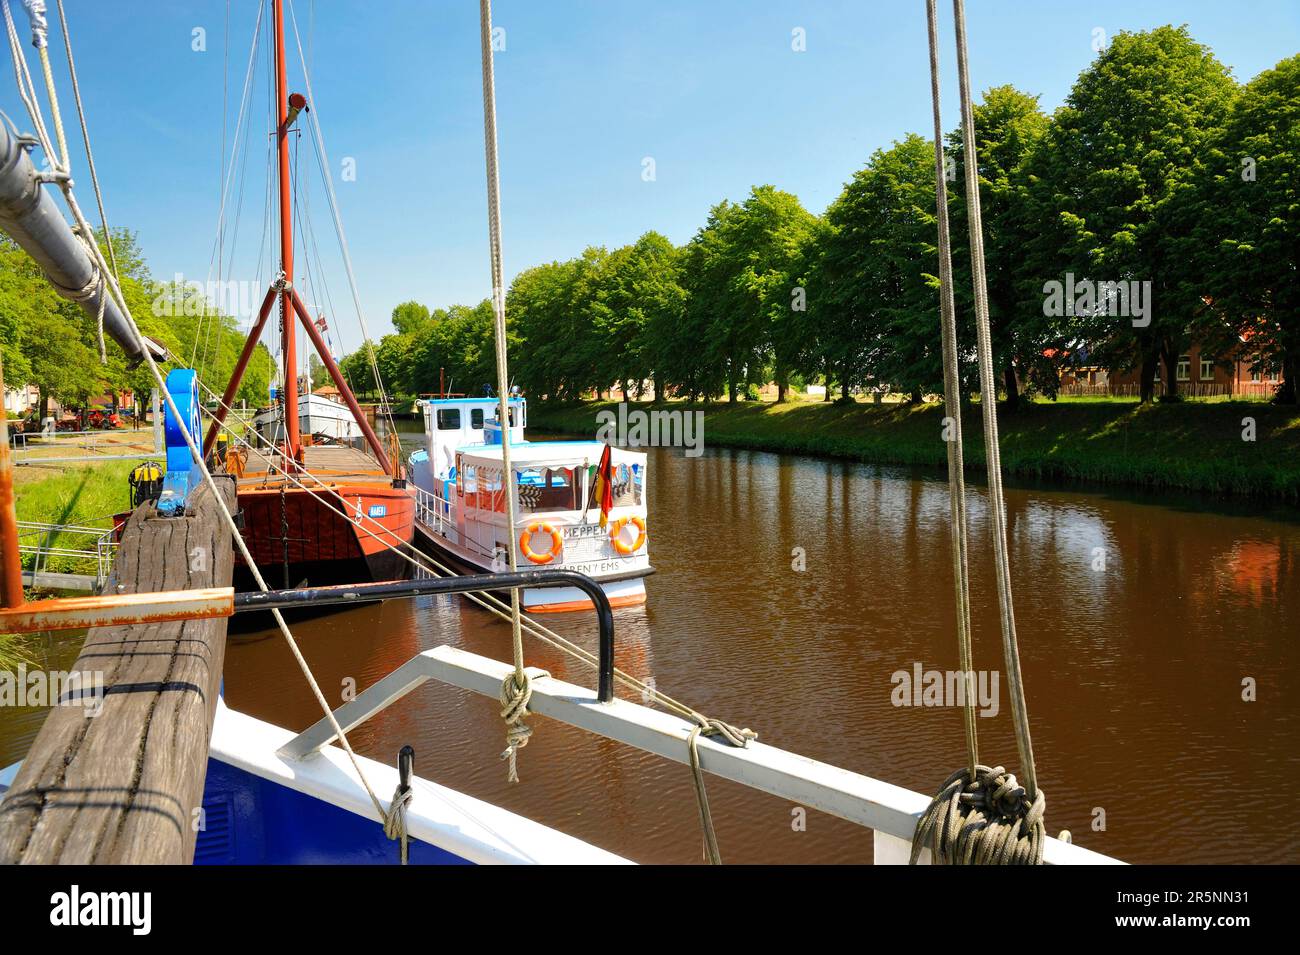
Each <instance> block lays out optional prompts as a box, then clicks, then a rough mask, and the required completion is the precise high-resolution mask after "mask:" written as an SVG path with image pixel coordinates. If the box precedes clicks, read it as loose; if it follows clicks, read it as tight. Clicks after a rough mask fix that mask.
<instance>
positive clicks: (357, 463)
mask: <svg viewBox="0 0 1300 955" xmlns="http://www.w3.org/2000/svg"><path fill="white" fill-rule="evenodd" d="M303 453H304V460H305V464H306V467H307V470H308V471H310V472H311V473H312V474H313V475H315V476H316V477H318V478H320V479H321V480H322V481H323V482H325V483H326V484H342V483H349V484H350V483H355V482H357V481H366V482H369V481H380V482H384V483H387V482H389V481H391V480H392V478H391V476H390V475H388V474H385V473H384V472H383V471H382V470H381V469H380V467H379V463H378V462H377V461H375V459H374V457H373V456H371V454H370V453H369V452H368V451H363V450H361V449H359V448H350V447H346V446H343V445H313V446H311V447H308V448H304V449H303ZM281 464H282V462H281V461H280V460H279V459H278V456H276V457H275V458H273V457H272V455H270V454H268V453H266V452H264V451H261V450H255V449H250V450H249V452H248V461H247V462H246V463H245V465H244V475H243V477H241V478H240V479H239V482H238V486H239V487H241V488H244V487H256V486H259V485H263V484H278V483H279V482H280V481H281V480H282V479H283V478H282V476H281V475H280V473H279V471H278V470H277V468H278V467H280V466H281Z"/></svg>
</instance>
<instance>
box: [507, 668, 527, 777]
mask: <svg viewBox="0 0 1300 955" xmlns="http://www.w3.org/2000/svg"><path fill="white" fill-rule="evenodd" d="M532 698H533V687H532V683H531V682H530V681H529V679H528V674H527V673H524V672H523V671H520V670H512V671H511V672H510V673H509V674H508V675H507V676H506V678H505V680H503V681H502V683H501V718H502V719H503V720H505V721H506V748H505V749H504V750H503V751H502V753H501V758H502V759H507V760H509V761H510V762H509V771H508V772H507V775H506V779H507V781H509V782H512V783H517V782H519V769H518V760H517V757H518V754H519V751H520V750H521V749H523V748H524V747H525V746H527V745H528V739H529V737H531V736H532V735H533V729H532V727H531V726H528V725H527V724H526V723H524V717H525V716H527V715H528V701H529V700H531V699H532Z"/></svg>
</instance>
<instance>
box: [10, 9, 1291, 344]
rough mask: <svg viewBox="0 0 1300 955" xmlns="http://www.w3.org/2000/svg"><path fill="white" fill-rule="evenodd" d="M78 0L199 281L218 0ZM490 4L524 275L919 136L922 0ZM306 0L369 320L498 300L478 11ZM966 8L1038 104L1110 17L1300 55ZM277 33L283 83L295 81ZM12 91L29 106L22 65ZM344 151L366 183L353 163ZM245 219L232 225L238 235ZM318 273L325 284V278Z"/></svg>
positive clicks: (213, 125) (505, 189) (119, 221)
mask: <svg viewBox="0 0 1300 955" xmlns="http://www.w3.org/2000/svg"><path fill="white" fill-rule="evenodd" d="M13 5H14V7H15V14H16V15H17V16H18V17H19V23H20V25H21V24H22V23H24V22H25V18H24V17H23V15H22V12H21V9H20V5H19V4H18V3H17V2H16V0H13ZM65 5H66V7H67V9H68V14H69V18H70V24H71V29H72V35H73V41H74V44H75V52H76V55H77V61H78V64H77V65H78V72H79V76H80V79H81V84H82V87H83V94H84V96H85V100H86V108H87V111H88V114H89V120H90V125H91V133H92V137H93V142H94V146H95V151H96V160H97V162H98V163H99V172H100V177H101V181H102V182H103V185H104V188H105V191H106V195H107V204H108V211H109V218H110V222H111V223H112V224H114V225H115V226H116V225H122V226H129V227H130V228H132V229H134V230H136V231H137V232H138V233H139V238H140V242H141V245H142V247H143V249H144V252H145V254H146V257H147V260H148V262H149V265H150V268H151V269H152V271H153V273H154V275H155V276H156V277H159V278H170V277H172V276H173V275H174V274H176V273H181V274H183V275H184V276H185V277H186V278H188V279H197V280H199V281H202V280H204V279H206V278H207V276H208V274H209V262H210V259H211V253H212V248H213V239H214V236H215V232H216V222H217V210H218V203H219V197H220V184H219V170H220V167H219V165H218V164H219V154H220V150H221V138H222V84H223V79H222V76H223V56H224V30H225V18H226V4H225V3H224V2H223V0H170V2H166V3H161V2H159V3H144V2H138V0H136V2H131V0H123V2H120V3H111V4H109V3H103V2H102V0H65ZM494 6H495V10H494V14H495V20H496V23H497V24H498V25H499V26H501V27H504V29H505V31H506V49H505V51H503V52H501V53H499V54H498V55H497V61H496V70H497V104H498V106H497V108H498V121H499V127H500V144H501V178H502V207H503V213H502V220H503V226H504V250H505V267H506V274H507V275H508V276H513V275H514V274H515V273H517V272H518V271H520V270H521V269H524V268H527V267H529V266H531V265H535V264H537V263H540V262H546V261H551V260H553V259H564V258H568V257H570V256H573V255H576V254H578V253H579V252H581V251H582V249H583V248H584V247H585V246H587V245H605V246H608V247H610V248H613V247H615V246H618V245H621V244H624V243H627V242H631V241H633V240H635V239H636V237H637V236H638V235H640V234H641V233H642V232H644V231H645V230H647V229H658V230H659V231H661V232H663V233H665V234H666V235H667V236H668V237H669V238H670V239H672V240H673V241H674V242H679V243H680V242H684V241H686V240H687V239H689V238H690V237H691V235H692V234H693V233H694V232H695V230H696V229H698V228H699V226H700V225H701V224H702V223H703V222H704V219H705V217H706V215H707V213H708V210H709V207H710V206H711V205H713V204H714V203H716V202H718V201H720V200H721V199H724V198H729V199H743V198H744V196H745V195H746V194H747V193H748V191H749V188H750V187H751V186H752V185H755V184H761V183H772V184H774V185H776V186H778V187H780V188H783V189H787V190H789V191H791V192H794V193H795V194H796V195H798V196H799V197H800V198H801V199H802V200H803V202H804V204H805V205H806V206H807V207H808V208H810V209H812V210H813V211H816V212H821V211H823V210H824V209H825V207H826V205H827V204H828V203H829V202H831V201H832V200H833V199H834V198H835V196H836V195H837V194H838V193H839V191H840V189H841V187H842V185H843V184H844V182H845V181H846V180H847V179H848V178H849V177H850V176H851V175H852V173H853V171H854V170H856V169H858V168H860V167H861V166H862V165H863V164H864V163H865V162H866V160H867V158H868V157H869V156H870V154H871V153H872V151H873V150H875V149H877V148H878V147H880V146H885V145H888V144H889V143H890V142H891V141H892V140H894V139H896V138H899V137H901V136H902V135H903V134H905V133H907V132H910V131H916V132H922V133H925V132H926V131H928V130H929V128H930V122H931V120H930V106H929V103H930V100H929V85H928V84H929V80H928V72H927V52H926V30H925V12H924V3H922V2H921V0H909V2H865V0H857V2H837V0H827V2H811V0H809V2H793V0H749V2H739V0H708V2H701V0H655V2H649V3H648V2H644V0H638V2H618V0H606V2H594V0H589V2H580V0H553V2H545V0H497V2H496V3H495V5H494ZM939 6H940V22H941V25H944V24H950V23H951V8H950V5H949V4H947V3H946V2H942V0H941V2H940V4H939ZM269 8H270V3H269V0H268V2H267V9H268V11H269ZM293 9H294V12H295V13H296V15H297V20H298V26H299V29H300V31H301V32H302V37H303V42H304V44H306V45H308V46H309V47H310V62H311V70H312V84H313V89H314V92H315V96H316V100H317V102H316V103H315V108H316V115H317V116H318V117H319V119H320V121H321V124H322V129H323V131H324V134H325V140H326V147H327V149H328V151H329V155H330V160H331V165H332V167H333V170H334V174H335V177H336V186H337V189H338V196H339V201H340V204H341V207H342V213H343V219H344V224H345V228H346V230H347V235H348V241H349V245H350V247H351V251H352V254H353V259H354V262H355V265H356V273H357V281H358V284H359V286H360V292H361V299H362V305H363V308H364V309H365V311H366V314H367V317H368V319H369V321H370V323H371V328H372V331H373V332H374V333H376V334H382V333H383V332H385V331H388V330H390V325H389V322H388V315H389V313H390V311H391V309H392V307H393V305H395V304H396V303H398V302H401V301H404V300H406V299H412V298H413V299H416V300H419V301H421V302H424V303H425V304H427V305H430V306H438V305H447V304H451V303H454V302H464V303H473V302H477V301H479V300H480V299H482V298H484V297H486V296H487V295H488V293H489V290H490V284H491V283H490V278H489V271H488V257H487V239H486V234H487V226H486V213H485V203H486V200H485V185H484V172H483V132H482V100H481V91H480V76H479V47H478V5H477V3H474V2H473V0H456V2H450V0H439V2H434V0H426V2H420V3H417V2H412V0H386V2H374V3H370V2H356V0H315V2H314V3H313V2H312V0H295V2H294V4H293ZM256 10H257V2H256V0H232V2H231V4H230V46H229V64H228V66H225V67H224V69H226V70H228V80H227V83H228V87H229V93H228V95H229V99H230V101H229V103H228V111H229V112H228V120H227V136H228V137H229V136H231V135H233V126H234V120H235V112H236V109H237V106H238V100H239V93H240V88H241V85H242V82H243V75H244V68H245V63H246V61H247V57H248V52H249V43H250V39H251V36H252V32H253V24H254V20H255V17H256ZM268 15H269V13H268ZM967 16H968V23H969V33H970V41H971V44H972V49H971V57H972V58H971V79H972V83H973V85H974V86H975V87H976V88H977V90H983V89H986V88H988V87H990V86H995V85H999V84H1003V83H1012V84H1015V85H1016V86H1017V87H1019V88H1021V89H1024V90H1026V91H1029V92H1031V93H1036V94H1040V95H1041V97H1042V104H1043V106H1044V108H1045V109H1047V110H1049V111H1050V110H1052V109H1055V108H1056V107H1057V106H1059V105H1060V104H1061V102H1062V101H1063V99H1064V97H1065V95H1066V94H1067V92H1068V91H1069V88H1070V86H1071V84H1072V83H1073V81H1074V79H1075V77H1076V76H1077V75H1078V73H1079V71H1080V70H1082V69H1084V68H1085V67H1086V66H1087V64H1088V62H1089V61H1090V60H1091V59H1092V57H1093V56H1094V53H1093V49H1092V43H1093V31H1094V29H1096V28H1101V29H1103V30H1105V31H1106V32H1107V33H1108V34H1113V33H1114V32H1116V31H1118V30H1138V29H1146V28H1150V27H1153V26H1157V25H1160V24H1164V23H1175V24H1178V23H1187V24H1188V25H1189V27H1190V29H1191V31H1192V35H1193V36H1194V37H1196V38H1197V39H1198V40H1199V41H1201V42H1203V43H1206V44H1208V45H1209V46H1210V47H1211V48H1212V49H1213V50H1214V52H1215V53H1216V54H1217V55H1218V57H1219V58H1220V59H1221V60H1223V61H1224V62H1225V63H1226V64H1228V65H1229V66H1230V67H1231V68H1232V70H1233V72H1234V74H1235V75H1236V77H1237V78H1238V79H1239V80H1242V81H1244V80H1247V79H1249V78H1250V77H1252V76H1254V75H1255V74H1257V73H1258V72H1260V71H1261V70H1263V69H1267V68H1268V67H1270V66H1272V65H1273V64H1274V63H1276V62H1277V61H1278V60H1280V59H1282V58H1283V57H1286V56H1290V55H1292V54H1294V53H1296V52H1297V51H1298V50H1300V3H1297V2H1296V0H1276V2H1241V3H1223V2H1221V0H1219V2H1191V0H1183V2H1143V3H1133V2H1131V0H1130V2H1090V3H1086V4H1085V3H1055V2H1031V0H1018V2H1011V0H989V2H982V0H973V2H969V3H968V11H967ZM796 27H802V28H803V30H804V31H805V34H806V39H807V49H806V51H805V52H794V51H793V50H792V49H791V31H792V30H794V29H795V28H796ZM195 28H202V29H204V30H205V31H206V46H207V49H206V51H204V52H196V51H194V50H193V49H192V46H193V39H192V38H193V36H194V32H193V31H194V30H195ZM287 29H288V30H289V40H288V43H289V59H290V86H291V88H292V89H295V90H303V84H302V82H301V71H300V69H299V66H298V59H297V53H296V50H295V49H294V45H293V44H294V41H293V34H292V28H291V27H289V28H287ZM942 30H943V40H942V42H943V48H942V49H943V55H944V60H943V64H942V68H943V70H944V76H943V79H944V85H945V94H946V96H945V100H946V102H945V104H944V109H945V125H946V126H947V127H948V128H952V127H953V126H955V125H956V123H957V118H958V112H957V103H956V96H955V67H954V63H953V60H954V55H953V52H952V36H951V29H950V28H948V27H942ZM61 43H62V41H61V39H59V38H58V37H57V36H56V38H55V41H54V52H55V58H54V62H55V70H56V74H58V75H60V76H63V77H65V76H66V64H65V63H64V62H63V56H62V46H61ZM264 49H265V48H264ZM262 60H263V63H262V66H261V68H260V70H259V73H258V75H257V77H256V81H255V86H254V94H255V95H254V97H253V102H254V104H255V107H254V112H253V114H252V120H253V127H252V128H253V136H252V137H251V139H250V143H251V147H252V148H250V150H249V152H248V159H247V167H246V169H247V173H246V178H245V179H244V189H243V205H242V212H241V213H240V225H239V230H238V234H237V245H236V246H235V255H234V266H233V270H232V273H231V277H232V278H235V279H243V280H248V281H250V282H251V280H253V279H254V278H255V277H256V275H257V269H256V263H255V259H256V252H257V248H258V244H259V241H260V239H261V232H262V219H263V215H262V213H263V206H264V191H265V186H266V178H265V176H266V142H267V139H266V131H267V126H266V115H267V109H268V85H267V84H268V82H269V81H268V79H267V73H266V68H265V62H264V61H265V57H262ZM31 62H32V63H33V65H35V59H34V57H33V59H32V61H31ZM5 75H6V76H8V75H9V74H8V72H6V74H5ZM61 87H62V88H63V94H62V95H63V101H64V107H65V113H66V114H67V115H68V116H69V118H70V119H71V113H72V106H71V91H70V88H68V87H67V84H66V81H64V82H62V83H61ZM303 91H304V92H305V90H303ZM0 106H3V108H4V109H5V111H6V112H7V113H9V114H10V115H11V116H13V117H14V118H15V119H16V120H17V119H20V118H21V116H20V114H21V112H22V110H21V104H20V103H19V102H18V99H17V96H16V93H15V90H14V86H13V83H12V80H9V81H6V82H5V83H4V84H3V93H0ZM20 125H23V126H25V125H26V124H24V123H20ZM308 149H309V146H308V141H307V140H305V139H304V140H303V150H304V152H303V155H302V166H301V168H302V170H303V171H304V172H310V173H311V174H310V176H304V179H303V181H304V184H305V185H307V186H308V187H309V188H310V189H311V192H310V194H309V196H307V197H305V200H304V201H306V202H307V203H308V206H309V208H310V210H311V218H312V222H313V225H314V232H315V245H316V247H317V248H318V249H319V252H320V256H319V260H318V261H317V262H314V263H313V265H314V267H315V268H318V269H319V270H320V272H322V273H323V274H325V275H327V276H328V286H329V293H330V296H329V297H330V299H331V300H332V302H333V303H334V305H335V306H336V310H337V315H335V317H334V318H333V320H332V322H331V324H332V326H333V328H334V329H335V330H336V333H337V334H339V335H340V336H341V338H342V343H343V345H344V346H345V349H347V350H350V349H351V348H353V347H355V346H356V344H357V343H358V341H359V340H360V335H359V330H358V323H357V320H356V317H355V314H354V311H353V309H352V307H351V304H350V299H349V296H348V292H347V284H346V277H345V274H344V272H343V269H342V266H341V263H340V260H339V256H338V253H337V245H336V242H335V239H334V232H333V229H332V227H331V225H330V222H329V218H328V213H327V210H326V206H325V200H324V193H323V191H322V189H321V187H320V184H319V175H318V174H317V173H316V172H315V169H314V159H311V154H310V152H309V151H307V150H308ZM73 150H74V175H76V176H77V178H78V182H79V184H80V186H81V195H82V203H83V206H87V207H91V206H92V205H93V203H92V202H91V196H90V192H89V177H88V176H87V175H86V174H85V167H84V161H83V157H82V156H81V154H80V141H79V140H77V141H76V142H74V145H73ZM646 157H653V159H654V162H655V174H656V178H655V180H654V181H652V182H647V181H645V180H644V179H643V178H642V169H643V160H644V159H645V158H646ZM349 158H350V159H351V160H354V162H355V170H356V177H355V181H347V182H343V181H338V179H339V174H340V171H341V169H342V166H343V163H344V161H345V159H349ZM237 199H238V197H237V195H236V196H234V197H233V198H232V200H231V203H232V204H234V203H236V202H237ZM233 212H234V209H233V208H232V209H231V215H232V218H233ZM233 232H234V230H233V226H228V227H227V243H228V244H229V242H230V241H231V236H232V234H233ZM302 245H303V240H301V239H300V242H299V246H300V248H301V247H302ZM313 258H315V257H314V256H313ZM310 292H311V296H310V297H312V298H315V299H317V300H323V299H324V294H323V286H322V287H320V288H317V289H313V290H310Z"/></svg>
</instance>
